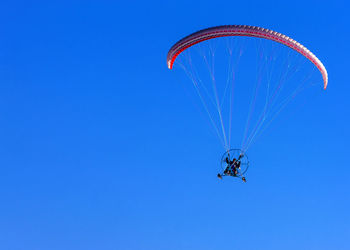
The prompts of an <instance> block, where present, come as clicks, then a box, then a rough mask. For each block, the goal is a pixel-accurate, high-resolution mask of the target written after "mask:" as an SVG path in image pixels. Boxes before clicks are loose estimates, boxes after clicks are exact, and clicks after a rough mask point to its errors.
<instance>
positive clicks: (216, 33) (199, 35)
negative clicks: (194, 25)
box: [167, 25, 328, 89]
mask: <svg viewBox="0 0 350 250" xmlns="http://www.w3.org/2000/svg"><path fill="white" fill-rule="evenodd" d="M225 36H250V37H259V38H265V39H268V40H272V41H275V42H279V43H282V44H284V45H286V46H288V47H290V48H292V49H294V50H296V51H298V52H299V53H300V54H302V55H303V56H305V57H306V58H307V59H309V60H310V61H311V62H312V63H313V64H314V65H315V66H316V67H317V68H318V70H319V71H320V72H321V74H322V77H323V83H324V89H326V88H327V84H328V74H327V70H326V68H325V67H324V65H323V64H322V62H321V61H320V60H319V59H318V58H317V57H316V56H315V55H314V54H313V53H312V52H311V51H310V50H308V49H307V48H305V47H304V46H303V45H302V44H300V43H298V42H297V41H295V40H293V39H292V38H290V37H288V36H285V35H283V34H281V33H278V32H275V31H272V30H269V29H264V28H260V27H256V26H248V25H224V26H217V27H212V28H208V29H204V30H200V31H198V32H195V33H193V34H191V35H189V36H187V37H185V38H183V39H181V40H180V41H178V42H177V43H176V44H175V45H174V46H173V47H171V49H170V50H169V52H168V56H167V63H168V68H169V69H172V67H173V64H174V62H175V59H176V57H177V56H178V55H179V54H180V53H181V52H182V51H184V50H185V49H187V48H189V47H191V46H193V45H195V44H197V43H200V42H203V41H206V40H209V39H213V38H217V37H225Z"/></svg>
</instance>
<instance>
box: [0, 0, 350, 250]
mask: <svg viewBox="0 0 350 250" xmlns="http://www.w3.org/2000/svg"><path fill="white" fill-rule="evenodd" d="M349 9H350V5H349V4H348V3H347V2H346V1H290V2H287V1H248V2H247V1H220V0H216V1H182V0H181V1H158V2H157V1H114V2H113V1H106V2H103V1H2V2H1V4H0V34H1V37H0V170H1V173H0V249H4V250H5V249H6V250H15V249H16V250H17V249H26V250H28V249H29V250H31V249H33V250H34V249H36V250H37V249H43V250H44V249H45V250H46V249H50V250H54V249H66V250H69V249H72V250H73V249H74V250H77V249H84V250H87V249H152V250H156V249H201V250H205V249H268V250H272V249H308V250H311V249H317V250H320V249H350V243H349V238H350V214H349V211H350V200H349V191H350V184H349V180H348V179H349V174H350V168H349V162H348V158H349V153H350V152H349V146H348V140H349V138H350V132H349V131H350V130H349V125H350V112H349V108H350V100H349V99H350V98H349V93H350V84H349V80H348V79H349V77H348V75H349V66H350V65H349V63H348V61H349V54H350V52H349V43H350V32H349V24H350V23H349V17H348V11H349ZM221 24H248V25H257V26H261V27H266V28H270V29H273V30H276V31H279V32H282V33H285V34H287V35H289V36H291V37H293V38H295V39H296V40H299V41H302V42H303V43H304V44H305V46H307V47H309V48H310V49H311V50H312V51H313V52H314V53H315V54H316V55H317V56H318V57H319V58H320V59H321V60H322V61H323V62H324V64H325V66H326V68H327V70H328V73H329V88H328V89H327V91H324V92H323V91H322V92H321V91H320V92H319V93H318V94H317V95H315V96H313V98H310V102H309V103H308V105H305V107H304V108H303V109H301V110H299V111H298V112H294V113H292V112H291V113H288V112H285V113H282V114H281V115H280V116H279V118H278V119H276V121H275V122H274V123H273V125H271V129H270V130H269V131H270V132H269V133H268V134H266V135H265V136H263V137H261V138H260V139H259V141H258V142H257V143H256V144H255V146H254V147H253V148H252V149H251V151H250V152H249V156H250V158H251V161H252V164H253V167H252V168H251V169H250V171H249V182H248V183H242V182H237V181H224V182H220V181H219V180H218V179H217V178H216V176H215V175H216V171H217V166H218V159H219V157H220V155H221V154H222V148H221V146H220V145H219V144H218V141H217V139H216V138H215V137H214V136H213V134H212V133H211V131H210V129H208V127H207V126H206V124H207V123H206V122H205V119H206V117H203V116H201V115H199V114H198V113H197V112H196V108H195V107H194V106H193V105H192V104H193V103H192V100H191V99H189V98H188V97H187V96H186V95H185V94H184V89H183V87H181V86H180V85H179V84H178V82H177V81H176V78H175V77H174V74H173V72H172V71H170V70H168V69H167V65H166V60H165V59H166V54H167V51H168V49H169V48H170V46H171V45H172V44H173V43H174V42H175V41H177V40H178V39H180V38H181V37H183V36H185V35H187V34H189V33H192V32H194V31H196V30H199V29H202V28H206V27H210V26H215V25H221ZM291 110H292V109H291ZM291 114H293V115H291ZM271 131H272V132H271Z"/></svg>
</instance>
